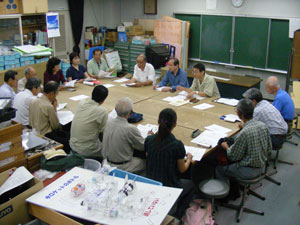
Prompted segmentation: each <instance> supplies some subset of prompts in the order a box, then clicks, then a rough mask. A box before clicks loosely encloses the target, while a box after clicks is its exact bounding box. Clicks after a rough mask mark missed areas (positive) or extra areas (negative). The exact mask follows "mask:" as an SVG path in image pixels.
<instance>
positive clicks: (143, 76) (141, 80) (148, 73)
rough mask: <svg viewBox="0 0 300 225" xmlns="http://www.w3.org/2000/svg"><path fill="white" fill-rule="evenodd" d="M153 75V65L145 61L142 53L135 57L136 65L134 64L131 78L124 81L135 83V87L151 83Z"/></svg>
mask: <svg viewBox="0 0 300 225" xmlns="http://www.w3.org/2000/svg"><path fill="white" fill-rule="evenodd" d="M154 77H155V70H154V67H153V66H152V65H151V64H150V63H147V59H146V56H145V55H143V54H142V55H139V56H138V57H137V59H136V65H135V66H134V72H133V77H132V79H130V80H129V81H127V82H126V83H127V84H130V83H135V85H134V86H135V87H141V86H147V85H152V83H153V80H154Z"/></svg>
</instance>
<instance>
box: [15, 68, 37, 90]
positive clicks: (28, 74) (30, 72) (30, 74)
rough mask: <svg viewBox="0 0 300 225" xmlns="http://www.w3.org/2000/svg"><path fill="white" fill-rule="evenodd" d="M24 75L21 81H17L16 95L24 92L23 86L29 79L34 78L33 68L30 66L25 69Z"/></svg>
mask: <svg viewBox="0 0 300 225" xmlns="http://www.w3.org/2000/svg"><path fill="white" fill-rule="evenodd" d="M24 75H25V77H23V78H22V79H20V80H19V81H18V88H17V92H18V93H19V92H21V91H24V90H25V85H26V82H27V80H28V79H29V78H31V77H35V76H36V71H35V69H34V68H33V67H31V66H30V67H27V68H26V69H25V71H24Z"/></svg>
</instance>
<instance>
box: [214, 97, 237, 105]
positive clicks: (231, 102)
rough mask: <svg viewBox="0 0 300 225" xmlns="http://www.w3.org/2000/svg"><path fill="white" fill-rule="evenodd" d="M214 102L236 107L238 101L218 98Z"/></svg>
mask: <svg viewBox="0 0 300 225" xmlns="http://www.w3.org/2000/svg"><path fill="white" fill-rule="evenodd" d="M216 102H218V103H223V104H225V105H230V106H237V104H238V103H239V100H237V99H234V98H219V99H217V100H216Z"/></svg>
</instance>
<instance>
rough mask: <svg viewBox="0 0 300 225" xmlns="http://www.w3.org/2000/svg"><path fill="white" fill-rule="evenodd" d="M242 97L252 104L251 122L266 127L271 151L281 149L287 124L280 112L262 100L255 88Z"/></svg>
mask: <svg viewBox="0 0 300 225" xmlns="http://www.w3.org/2000/svg"><path fill="white" fill-rule="evenodd" d="M243 97H245V98H249V99H250V100H252V102H253V104H254V107H255V108H254V114H253V120H257V121H261V122H263V123H264V124H265V125H267V127H268V129H269V132H270V135H271V140H272V147H273V149H279V148H281V146H282V144H283V142H284V140H285V137H286V133H287V124H286V122H285V121H284V119H283V117H282V116H281V114H280V112H279V111H278V110H277V109H276V108H275V107H274V106H273V105H272V104H271V103H270V102H268V101H266V100H263V96H262V94H261V92H260V90H258V89H257V88H250V89H248V90H247V91H246V92H245V93H244V94H243Z"/></svg>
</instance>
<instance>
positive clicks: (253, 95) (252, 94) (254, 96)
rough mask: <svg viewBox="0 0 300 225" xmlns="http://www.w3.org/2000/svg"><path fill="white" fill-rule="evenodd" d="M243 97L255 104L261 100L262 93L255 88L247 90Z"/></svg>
mask: <svg viewBox="0 0 300 225" xmlns="http://www.w3.org/2000/svg"><path fill="white" fill-rule="evenodd" d="M243 97H244V98H249V99H250V100H255V101H256V102H260V101H261V100H263V96H262V93H261V91H260V90H259V89H257V88H250V89H248V90H247V91H245V92H244V94H243Z"/></svg>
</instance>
